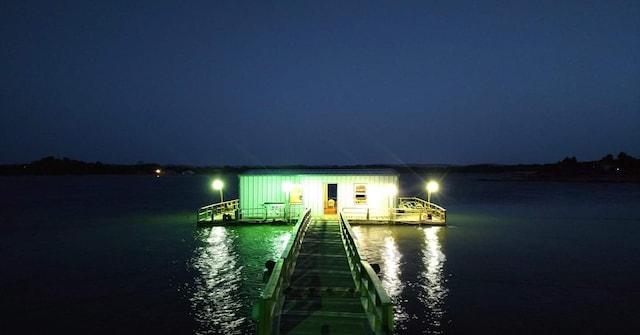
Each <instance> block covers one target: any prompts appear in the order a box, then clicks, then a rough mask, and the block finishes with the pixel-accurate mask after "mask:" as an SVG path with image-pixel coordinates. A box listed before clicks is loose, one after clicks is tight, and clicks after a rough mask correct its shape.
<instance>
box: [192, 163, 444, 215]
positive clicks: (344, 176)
mask: <svg viewBox="0 0 640 335" xmlns="http://www.w3.org/2000/svg"><path fill="white" fill-rule="evenodd" d="M238 180H239V198H238V199H236V200H231V201H227V202H224V203H220V204H212V205H209V206H205V207H202V208H201V209H200V211H199V215H198V221H199V222H203V223H206V222H211V223H213V222H216V221H217V220H216V217H217V216H220V217H221V218H224V219H229V220H232V221H246V222H261V221H262V222H275V221H284V222H291V221H295V220H296V219H297V218H298V217H299V216H300V215H301V214H302V213H303V212H304V211H305V210H306V209H310V211H311V215H312V216H313V217H324V218H336V217H337V215H338V214H339V213H342V214H343V215H345V217H346V218H348V219H349V220H351V221H352V222H353V223H430V224H444V223H445V220H446V210H445V209H444V208H442V207H440V206H438V205H435V204H432V203H430V202H428V201H424V200H422V199H419V198H406V197H398V189H399V184H398V181H399V174H398V173H397V172H396V171H395V170H393V169H252V170H248V171H246V172H244V173H242V174H240V175H238ZM207 213H209V214H207ZM223 221H225V220H223Z"/></svg>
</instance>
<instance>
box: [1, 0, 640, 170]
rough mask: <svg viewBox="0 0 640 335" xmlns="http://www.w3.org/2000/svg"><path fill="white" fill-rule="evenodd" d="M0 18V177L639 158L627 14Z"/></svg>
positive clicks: (612, 6)
mask: <svg viewBox="0 0 640 335" xmlns="http://www.w3.org/2000/svg"><path fill="white" fill-rule="evenodd" d="M523 3H524V1H427V0H425V1H415V2H414V1H399V2H396V1H310V2H308V1H279V2H267V1H251V2H248V1H228V2H227V1H209V0H207V1H162V0H153V1H146V0H137V1H131V0H125V1H114V0H109V1H102V0H101V1H93V0H82V1H51V0H45V1H27V0H24V1H3V2H2V4H0V44H1V47H0V164H13V163H27V162H31V161H34V160H37V159H40V158H42V157H44V156H56V157H69V158H72V159H78V160H84V161H88V162H94V161H101V162H103V163H120V164H135V163H137V162H140V161H143V162H156V163H160V164H188V165H198V166H204V165H250V166H264V165H288V164H309V165H313V164H331V165H333V164H336V165H351V164H376V163H381V164H441V163H442V164H475V163H498V164H515V163H553V162H557V161H559V160H562V159H563V158H564V157H567V156H575V157H576V158H577V159H578V160H580V161H586V160H597V159H600V158H601V157H603V156H604V155H606V154H608V153H611V154H614V155H616V154H617V153H618V152H621V151H624V152H626V153H627V154H629V155H632V156H634V157H638V156H640V1H586V0H585V1H528V4H523Z"/></svg>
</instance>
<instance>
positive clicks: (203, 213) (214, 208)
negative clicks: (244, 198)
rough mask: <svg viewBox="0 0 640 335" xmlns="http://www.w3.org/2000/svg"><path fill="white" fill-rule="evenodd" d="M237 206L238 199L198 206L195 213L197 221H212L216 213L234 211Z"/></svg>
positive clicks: (238, 205)
mask: <svg viewBox="0 0 640 335" xmlns="http://www.w3.org/2000/svg"><path fill="white" fill-rule="evenodd" d="M239 207H240V201H239V200H238V199H234V200H229V201H224V202H219V203H215V204H211V205H207V206H203V207H200V208H199V209H198V214H197V218H198V222H205V221H213V220H214V219H215V217H216V215H222V214H226V213H230V212H235V211H236V210H237V209H238V208H239Z"/></svg>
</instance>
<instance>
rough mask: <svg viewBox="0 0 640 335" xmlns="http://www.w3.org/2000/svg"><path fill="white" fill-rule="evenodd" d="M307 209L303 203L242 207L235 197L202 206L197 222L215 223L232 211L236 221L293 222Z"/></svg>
mask: <svg viewBox="0 0 640 335" xmlns="http://www.w3.org/2000/svg"><path fill="white" fill-rule="evenodd" d="M283 205H284V204H283ZM305 210H306V208H304V206H303V205H298V204H292V205H289V207H288V208H287V207H284V206H283V207H282V208H281V209H277V210H274V208H270V207H268V206H267V205H266V204H265V205H263V206H262V207H258V208H240V201H239V200H238V199H234V200H229V201H225V202H220V203H215V204H211V205H207V206H203V207H200V208H199V209H198V213H197V222H198V223H207V222H208V223H213V222H214V221H215V220H221V219H222V218H223V217H222V215H223V214H232V213H233V214H234V215H233V217H232V219H233V220H235V221H238V220H240V219H241V218H243V219H246V220H262V221H268V220H274V221H283V222H293V221H294V220H298V219H299V218H300V217H301V216H303V214H304V212H305Z"/></svg>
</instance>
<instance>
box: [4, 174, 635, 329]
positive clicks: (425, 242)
mask: <svg viewBox="0 0 640 335" xmlns="http://www.w3.org/2000/svg"><path fill="white" fill-rule="evenodd" d="M477 177H478V176H471V175H463V176H457V175H448V176H444V177H441V179H442V180H441V191H440V192H439V193H437V194H434V195H433V196H432V200H434V201H435V202H438V203H440V204H442V205H443V206H445V207H447V209H448V211H449V216H448V219H449V224H450V226H448V227H446V228H437V227H389V226H384V227H370V226H358V227H355V228H354V230H355V232H356V234H357V235H358V236H359V239H360V244H361V253H362V255H363V256H364V257H365V258H366V259H367V260H369V261H370V262H372V263H379V264H380V265H381V268H382V271H381V279H382V281H383V284H384V286H385V288H386V289H387V291H388V292H389V294H390V296H391V298H392V299H393V301H394V302H395V307H396V308H395V322H396V329H397V333H398V334H419V333H423V334H463V333H477V334H567V333H576V334H577V333H580V334H610V333H617V334H636V333H637V332H638V329H640V319H639V318H638V317H637V315H640V303H639V301H640V286H638V282H639V281H640V226H639V225H640V206H639V205H640V185H638V184H579V183H576V184H573V183H571V184H563V183H507V182H487V181H478V180H477ZM210 180H211V179H210V178H209V177H205V176H176V177H166V178H153V177H24V178H0V199H1V201H2V203H1V205H0V220H1V221H0V223H1V224H0V236H1V238H0V268H1V269H2V276H1V277H0V313H1V314H0V315H1V316H2V317H1V321H0V333H2V334H33V333H78V332H85V333H103V334H106V333H125V332H126V333H129V332H144V333H155V334H169V333H171V334H192V333H193V334H246V333H252V332H253V321H252V320H251V318H250V315H251V303H252V302H253V301H254V300H255V299H256V297H258V296H259V294H260V292H261V289H262V285H263V284H262V267H263V264H264V261H266V260H267V259H272V258H275V257H276V256H277V255H279V254H280V252H281V251H282V249H283V248H284V244H286V241H287V239H288V238H289V232H290V228H289V227H282V226H280V227H271V226H261V227H235V228H225V227H209V228H196V227H195V224H194V221H195V217H194V213H195V209H197V207H199V206H201V205H204V204H208V203H210V202H213V201H217V193H216V192H214V191H212V190H211V189H210V187H209V185H210ZM236 183H237V180H236V178H235V176H226V185H227V189H225V198H226V199H231V198H235V197H236V196H237V190H236V189H235V184H236ZM401 186H402V187H401V190H400V192H399V193H400V195H406V196H422V197H424V191H423V189H424V180H423V179H422V178H421V177H420V176H415V175H405V176H402V177H401Z"/></svg>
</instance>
